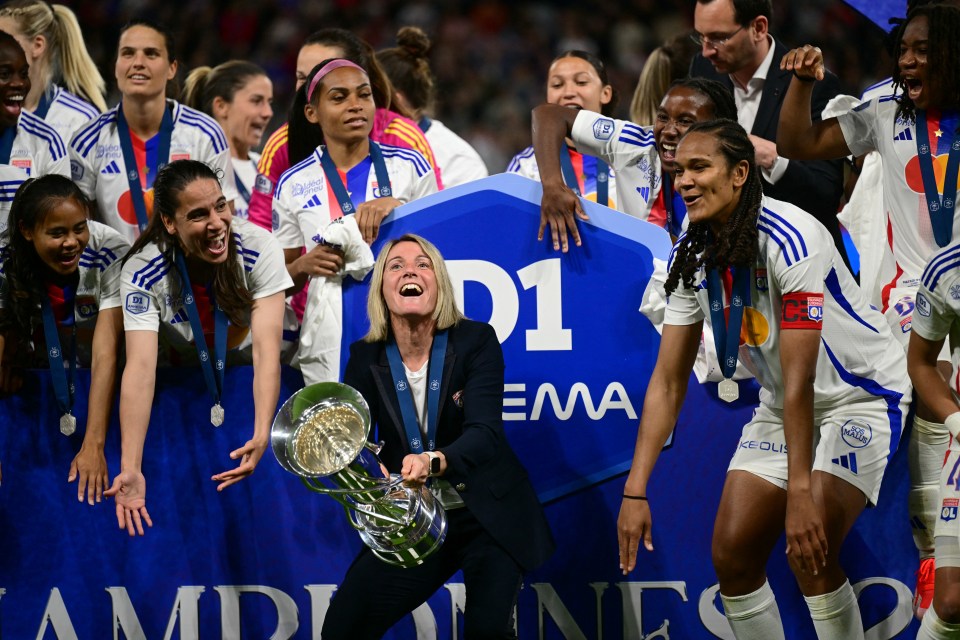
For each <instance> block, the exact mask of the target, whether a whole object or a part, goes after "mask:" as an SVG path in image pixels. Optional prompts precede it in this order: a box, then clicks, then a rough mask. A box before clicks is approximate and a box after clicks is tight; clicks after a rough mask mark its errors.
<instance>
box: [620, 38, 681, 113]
mask: <svg viewBox="0 0 960 640" xmlns="http://www.w3.org/2000/svg"><path fill="white" fill-rule="evenodd" d="M671 82H673V60H672V59H671V57H670V54H669V53H668V52H667V51H665V50H664V47H657V48H656V49H654V50H653V51H652V52H651V53H650V56H649V57H648V58H647V62H646V64H644V65H643V70H641V71H640V79H639V80H637V88H636V89H635V90H634V92H633V99H632V100H631V101H630V119H631V120H632V121H633V122H635V123H636V124H639V125H640V126H644V127H649V126H652V125H653V123H654V122H656V120H657V110H658V109H659V108H660V101H661V100H662V99H663V96H664V94H666V93H667V88H669V86H670V83H671Z"/></svg>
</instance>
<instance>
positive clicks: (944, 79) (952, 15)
mask: <svg viewBox="0 0 960 640" xmlns="http://www.w3.org/2000/svg"><path fill="white" fill-rule="evenodd" d="M920 16H926V17H927V24H928V25H929V27H928V28H929V35H928V42H927V51H928V53H927V73H926V75H927V82H928V83H929V82H932V81H933V80H932V79H933V78H936V79H937V86H938V87H939V89H940V96H941V97H942V99H943V101H944V103H943V106H948V105H949V106H950V107H953V108H956V107H960V65H957V64H956V61H957V60H960V9H958V8H957V7H955V6H952V5H947V4H920V5H918V6H915V7H914V8H913V9H912V10H911V11H910V13H909V14H907V19H906V20H904V21H903V23H901V24H900V26H899V27H898V28H897V35H896V38H895V39H894V42H895V43H896V47H897V54H896V55H894V56H893V59H894V69H893V82H894V85H895V87H896V92H897V93H898V94H899V95H898V97H897V104H898V105H899V106H898V107H897V117H898V118H902V119H903V120H905V121H907V122H913V121H914V120H915V119H916V115H917V114H916V111H917V107H916V105H915V104H914V103H913V100H911V99H910V96H909V95H908V92H907V90H906V83H905V82H904V80H903V77H902V76H901V75H900V64H899V48H900V42H901V41H902V40H903V34H904V32H905V31H906V30H907V26H909V24H910V23H911V22H912V21H913V20H915V19H917V18H919V17H920Z"/></svg>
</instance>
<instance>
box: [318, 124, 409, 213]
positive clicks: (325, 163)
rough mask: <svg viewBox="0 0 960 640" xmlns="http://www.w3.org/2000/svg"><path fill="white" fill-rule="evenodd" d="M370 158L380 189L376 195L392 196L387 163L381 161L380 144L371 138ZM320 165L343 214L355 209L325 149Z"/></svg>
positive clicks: (335, 166)
mask: <svg viewBox="0 0 960 640" xmlns="http://www.w3.org/2000/svg"><path fill="white" fill-rule="evenodd" d="M370 160H371V161H373V170H374V171H375V172H376V174H377V187H378V188H379V190H380V195H379V196H378V197H380V198H387V197H390V196H392V195H393V191H392V190H391V189H390V174H388V173H387V165H386V163H385V162H384V161H383V154H382V153H381V152H380V145H378V144H377V143H376V142H374V141H373V140H371V141H370ZM320 166H322V167H323V173H324V174H325V175H326V176H327V182H328V183H329V184H330V187H331V188H332V189H333V195H335V196H336V198H337V201H338V202H339V203H340V211H342V212H343V215H347V214H350V213H353V212H354V211H356V206H355V205H354V203H353V200H352V199H351V198H350V194H349V193H347V187H346V186H345V185H344V184H343V180H341V179H340V172H338V171H337V165H335V164H334V163H333V158H331V157H330V154H328V153H327V152H326V149H324V150H323V153H321V154H320ZM365 196H366V194H363V196H361V197H365ZM361 202H363V200H361Z"/></svg>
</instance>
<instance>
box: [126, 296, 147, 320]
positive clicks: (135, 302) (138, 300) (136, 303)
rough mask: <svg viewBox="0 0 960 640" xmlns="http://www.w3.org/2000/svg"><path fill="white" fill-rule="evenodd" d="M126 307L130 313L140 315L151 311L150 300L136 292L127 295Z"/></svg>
mask: <svg viewBox="0 0 960 640" xmlns="http://www.w3.org/2000/svg"><path fill="white" fill-rule="evenodd" d="M124 306H125V308H126V310H127V311H129V312H130V313H132V314H134V315H140V314H141V313H146V312H147V311H149V310H150V298H148V297H147V296H145V295H143V294H142V293H137V292H136V291H134V292H132V293H128V294H127V300H126V304H125V305H124Z"/></svg>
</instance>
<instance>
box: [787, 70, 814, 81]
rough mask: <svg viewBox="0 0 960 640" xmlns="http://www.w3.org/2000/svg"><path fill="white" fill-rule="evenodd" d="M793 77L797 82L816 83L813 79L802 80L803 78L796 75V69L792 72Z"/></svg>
mask: <svg viewBox="0 0 960 640" xmlns="http://www.w3.org/2000/svg"><path fill="white" fill-rule="evenodd" d="M793 77H794V78H796V79H797V80H799V81H800V82H816V81H817V79H816V78H815V77H814V78H803V77H801V76H800V75H798V74H797V70H796V69H794V70H793Z"/></svg>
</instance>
